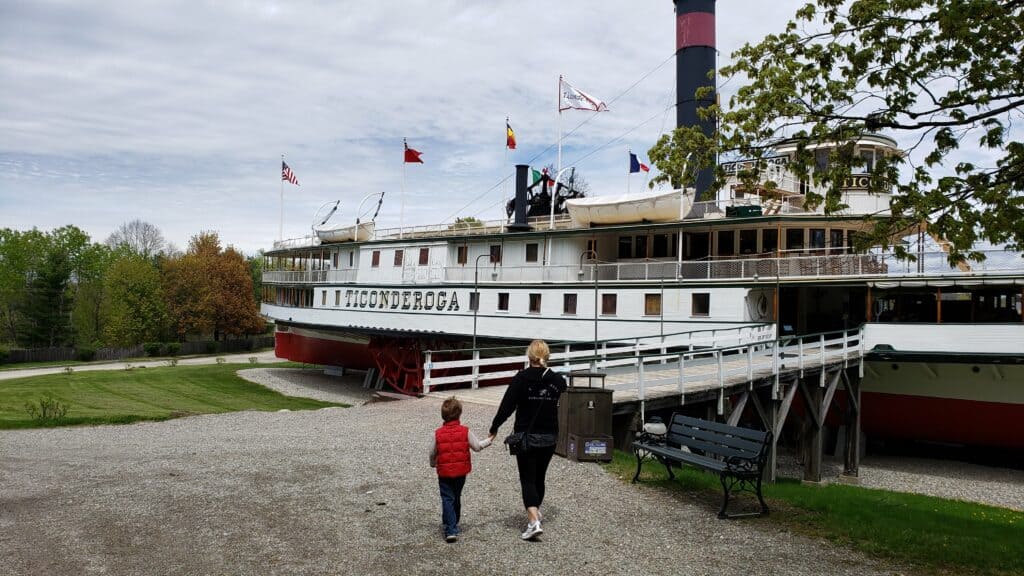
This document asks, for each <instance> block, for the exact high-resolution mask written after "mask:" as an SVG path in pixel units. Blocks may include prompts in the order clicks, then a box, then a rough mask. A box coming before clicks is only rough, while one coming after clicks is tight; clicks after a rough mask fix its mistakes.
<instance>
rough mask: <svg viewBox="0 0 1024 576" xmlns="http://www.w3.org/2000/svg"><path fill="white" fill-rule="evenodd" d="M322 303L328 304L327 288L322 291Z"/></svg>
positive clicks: (323, 304) (322, 304)
mask: <svg viewBox="0 0 1024 576" xmlns="http://www.w3.org/2000/svg"><path fill="white" fill-rule="evenodd" d="M320 305H321V306H327V290H322V291H321V292H320Z"/></svg>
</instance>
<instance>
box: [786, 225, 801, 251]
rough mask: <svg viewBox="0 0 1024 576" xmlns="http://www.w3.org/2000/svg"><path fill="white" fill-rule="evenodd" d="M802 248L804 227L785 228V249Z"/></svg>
mask: <svg viewBox="0 0 1024 576" xmlns="http://www.w3.org/2000/svg"><path fill="white" fill-rule="evenodd" d="M803 249H804V229H803V228H786V250H803Z"/></svg>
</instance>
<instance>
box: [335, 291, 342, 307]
mask: <svg viewBox="0 0 1024 576" xmlns="http://www.w3.org/2000/svg"><path fill="white" fill-rule="evenodd" d="M334 305H335V306H341V290H335V291H334Z"/></svg>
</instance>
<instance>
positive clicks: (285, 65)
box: [0, 0, 804, 254]
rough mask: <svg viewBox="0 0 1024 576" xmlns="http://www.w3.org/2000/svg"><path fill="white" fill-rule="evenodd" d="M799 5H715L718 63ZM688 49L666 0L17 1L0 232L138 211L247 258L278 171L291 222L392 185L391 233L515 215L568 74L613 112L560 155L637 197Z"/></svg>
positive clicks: (350, 214)
mask: <svg viewBox="0 0 1024 576" xmlns="http://www.w3.org/2000/svg"><path fill="white" fill-rule="evenodd" d="M803 2H804V0H778V1H776V2H771V3H764V2H761V1H755V0H723V1H721V2H718V6H717V22H718V27H717V42H718V50H719V66H723V65H725V64H726V63H727V62H728V59H729V55H730V54H731V53H732V52H733V51H734V50H735V49H737V48H739V47H740V46H741V45H742V44H743V43H745V42H756V41H757V40H759V39H760V38H761V37H763V36H764V35H766V34H769V33H773V32H777V31H780V30H781V29H782V28H783V26H784V25H785V23H786V21H787V20H789V19H790V18H791V17H792V16H793V14H794V12H795V11H796V9H797V8H798V7H799V5H801V4H803ZM769 6H770V8H769ZM674 52H675V16H674V12H673V3H672V1H671V0H642V1H639V2H637V1H634V2H611V1H607V0H563V1H559V2H550V1H538V0H519V1H492V2H467V1H461V2H460V1H454V0H432V1H429V2H427V1H420V0H403V1H402V2H398V1H395V0H381V1H377V2H366V1H358V2H357V1H349V0H336V1H331V2H312V1H307V2H302V1H298V2H259V1H254V0H250V1H231V0H225V1H217V2H212V1H207V2H194V1H191V2H170V1H161V0H134V1H127V0H122V1H105V0H90V1H86V2H82V1H81V0H74V1H68V2H62V1H49V0H4V1H3V2H2V3H0V86H2V89H0V228H5V227H6V228H14V229H20V230H25V229H30V228H33V227H37V228H39V229H41V230H50V229H53V228H56V227H59V226H63V225H67V224H73V225H75V226H78V227H79V228H82V229H83V230H85V231H86V232H87V233H89V234H90V236H91V237H92V239H93V240H94V241H97V242H101V241H103V240H105V239H106V238H107V237H108V236H109V235H110V234H111V233H112V232H113V231H114V230H115V229H116V228H117V227H118V226H119V225H121V224H122V223H125V222H128V221H130V220H133V219H141V220H143V221H146V222H149V223H151V224H153V225H155V226H157V227H158V228H159V229H160V230H161V231H162V232H163V234H164V236H165V238H166V239H167V240H168V241H170V242H172V243H173V244H174V245H175V246H177V247H178V248H185V247H187V244H188V239H189V238H190V237H191V236H193V235H195V234H197V233H198V232H200V231H215V232H217V233H218V234H219V235H220V238H221V240H222V242H223V243H224V244H226V245H232V246H234V247H235V248H237V249H239V250H241V251H242V252H244V253H246V254H254V253H255V252H256V251H257V250H258V249H261V248H262V249H269V248H271V246H272V244H273V242H274V240H276V239H277V238H278V235H279V222H280V218H281V214H282V204H281V192H282V188H283V196H284V208H283V222H284V224H283V236H284V237H285V238H294V237H299V236H303V235H307V234H309V233H310V227H311V225H312V224H313V222H314V216H315V214H316V213H317V211H318V210H319V209H320V208H321V207H322V206H323V205H324V204H325V203H329V202H333V201H335V200H340V202H341V206H340V209H339V212H338V213H337V214H336V215H335V216H334V220H333V221H337V222H338V223H339V224H346V223H351V222H353V221H354V220H355V218H356V216H357V214H356V212H357V208H358V206H359V203H360V201H361V200H362V199H363V198H364V197H365V196H366V195H367V194H371V193H375V192H382V191H383V192H385V200H384V203H383V206H382V207H381V211H380V214H379V215H378V216H377V227H378V229H380V228H387V227H394V226H398V225H399V223H400V221H402V222H404V224H405V225H406V226H411V225H429V224H440V223H444V222H450V221H452V220H454V219H455V218H456V217H465V216H473V217H476V218H479V219H482V220H495V219H500V218H504V209H503V198H504V197H505V196H506V195H511V194H512V189H513V181H512V178H511V175H512V173H513V166H514V165H515V164H518V163H524V164H531V165H533V166H543V165H548V164H552V165H553V164H555V163H556V148H555V146H554V144H555V142H556V141H557V136H558V132H559V115H558V113H557V107H556V90H557V83H558V77H559V75H564V76H565V78H566V80H568V81H569V82H571V83H572V84H573V85H574V86H575V87H576V88H579V89H581V90H584V91H586V92H587V93H589V94H591V95H593V96H595V97H597V98H599V99H602V100H604V101H605V102H607V103H608V105H609V108H610V111H608V112H602V113H600V114H597V115H596V116H595V114H594V113H591V112H582V111H567V112H565V113H564V114H563V116H562V118H561V124H562V130H563V132H564V133H566V134H567V136H565V138H564V140H563V148H562V164H563V165H574V166H576V167H577V170H578V173H579V174H580V175H581V176H582V177H583V178H585V179H586V180H587V182H588V183H589V184H590V188H591V192H590V193H591V195H605V194H623V193H624V192H626V190H627V186H628V187H629V189H630V190H632V191H634V192H635V191H638V190H639V189H642V187H643V186H644V185H645V183H644V179H643V177H642V176H638V175H634V176H633V177H632V179H627V165H628V164H627V162H628V156H627V150H628V149H632V150H633V151H634V152H636V153H638V155H639V156H640V157H641V161H643V162H645V163H649V162H647V159H646V152H647V150H648V149H649V148H650V147H651V146H652V145H653V144H654V143H655V141H656V140H657V139H658V137H659V136H660V135H661V134H663V133H665V132H667V131H669V130H671V129H672V128H673V127H674V124H675V110H674V108H673V107H672V104H673V102H674V101H675V61H674V58H673V56H674ZM737 87H738V86H737V85H736V84H735V83H733V84H731V85H730V84H725V85H723V86H720V91H721V92H722V99H723V102H724V101H726V99H727V97H728V96H729V95H730V94H731V93H733V92H734V91H735V89H736V88H737ZM506 117H508V118H509V119H510V123H511V125H512V127H513V129H514V130H515V132H516V136H517V140H518V144H519V146H518V147H517V149H516V150H514V151H506V149H505V118H506ZM588 119H589V121H587V122H586V123H585V124H583V125H582V126H581V127H579V128H578V129H576V130H575V131H573V129H574V128H576V127H577V126H578V125H579V124H580V123H582V122H584V121H586V120H588ZM570 131H573V132H572V133H571V134H570ZM403 138H407V139H408V142H409V145H410V146H411V147H413V148H415V149H417V150H419V151H421V152H422V153H423V156H422V158H423V160H424V163H423V164H410V165H407V166H406V165H404V164H403V162H402V158H403V149H402V141H403ZM282 154H283V155H284V156H285V160H286V161H287V163H288V164H289V166H290V167H291V168H292V170H293V171H294V173H295V175H296V176H297V177H298V180H299V186H294V185H291V184H289V183H287V182H285V183H283V186H282V182H281V176H280V174H281V171H280V163H281V156H282ZM403 168H404V205H405V208H404V211H403V210H402V208H401V207H402V198H403ZM507 177H508V178H507ZM506 178H507V180H506V181H505V183H504V184H502V181H503V180H505V179H506ZM403 214H404V216H403ZM364 217H365V216H364Z"/></svg>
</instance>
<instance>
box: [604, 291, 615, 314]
mask: <svg viewBox="0 0 1024 576" xmlns="http://www.w3.org/2000/svg"><path fill="white" fill-rule="evenodd" d="M618 303H619V297H618V295H617V294H602V295H601V314H604V315H606V316H613V315H615V309H616V308H617V307H618Z"/></svg>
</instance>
